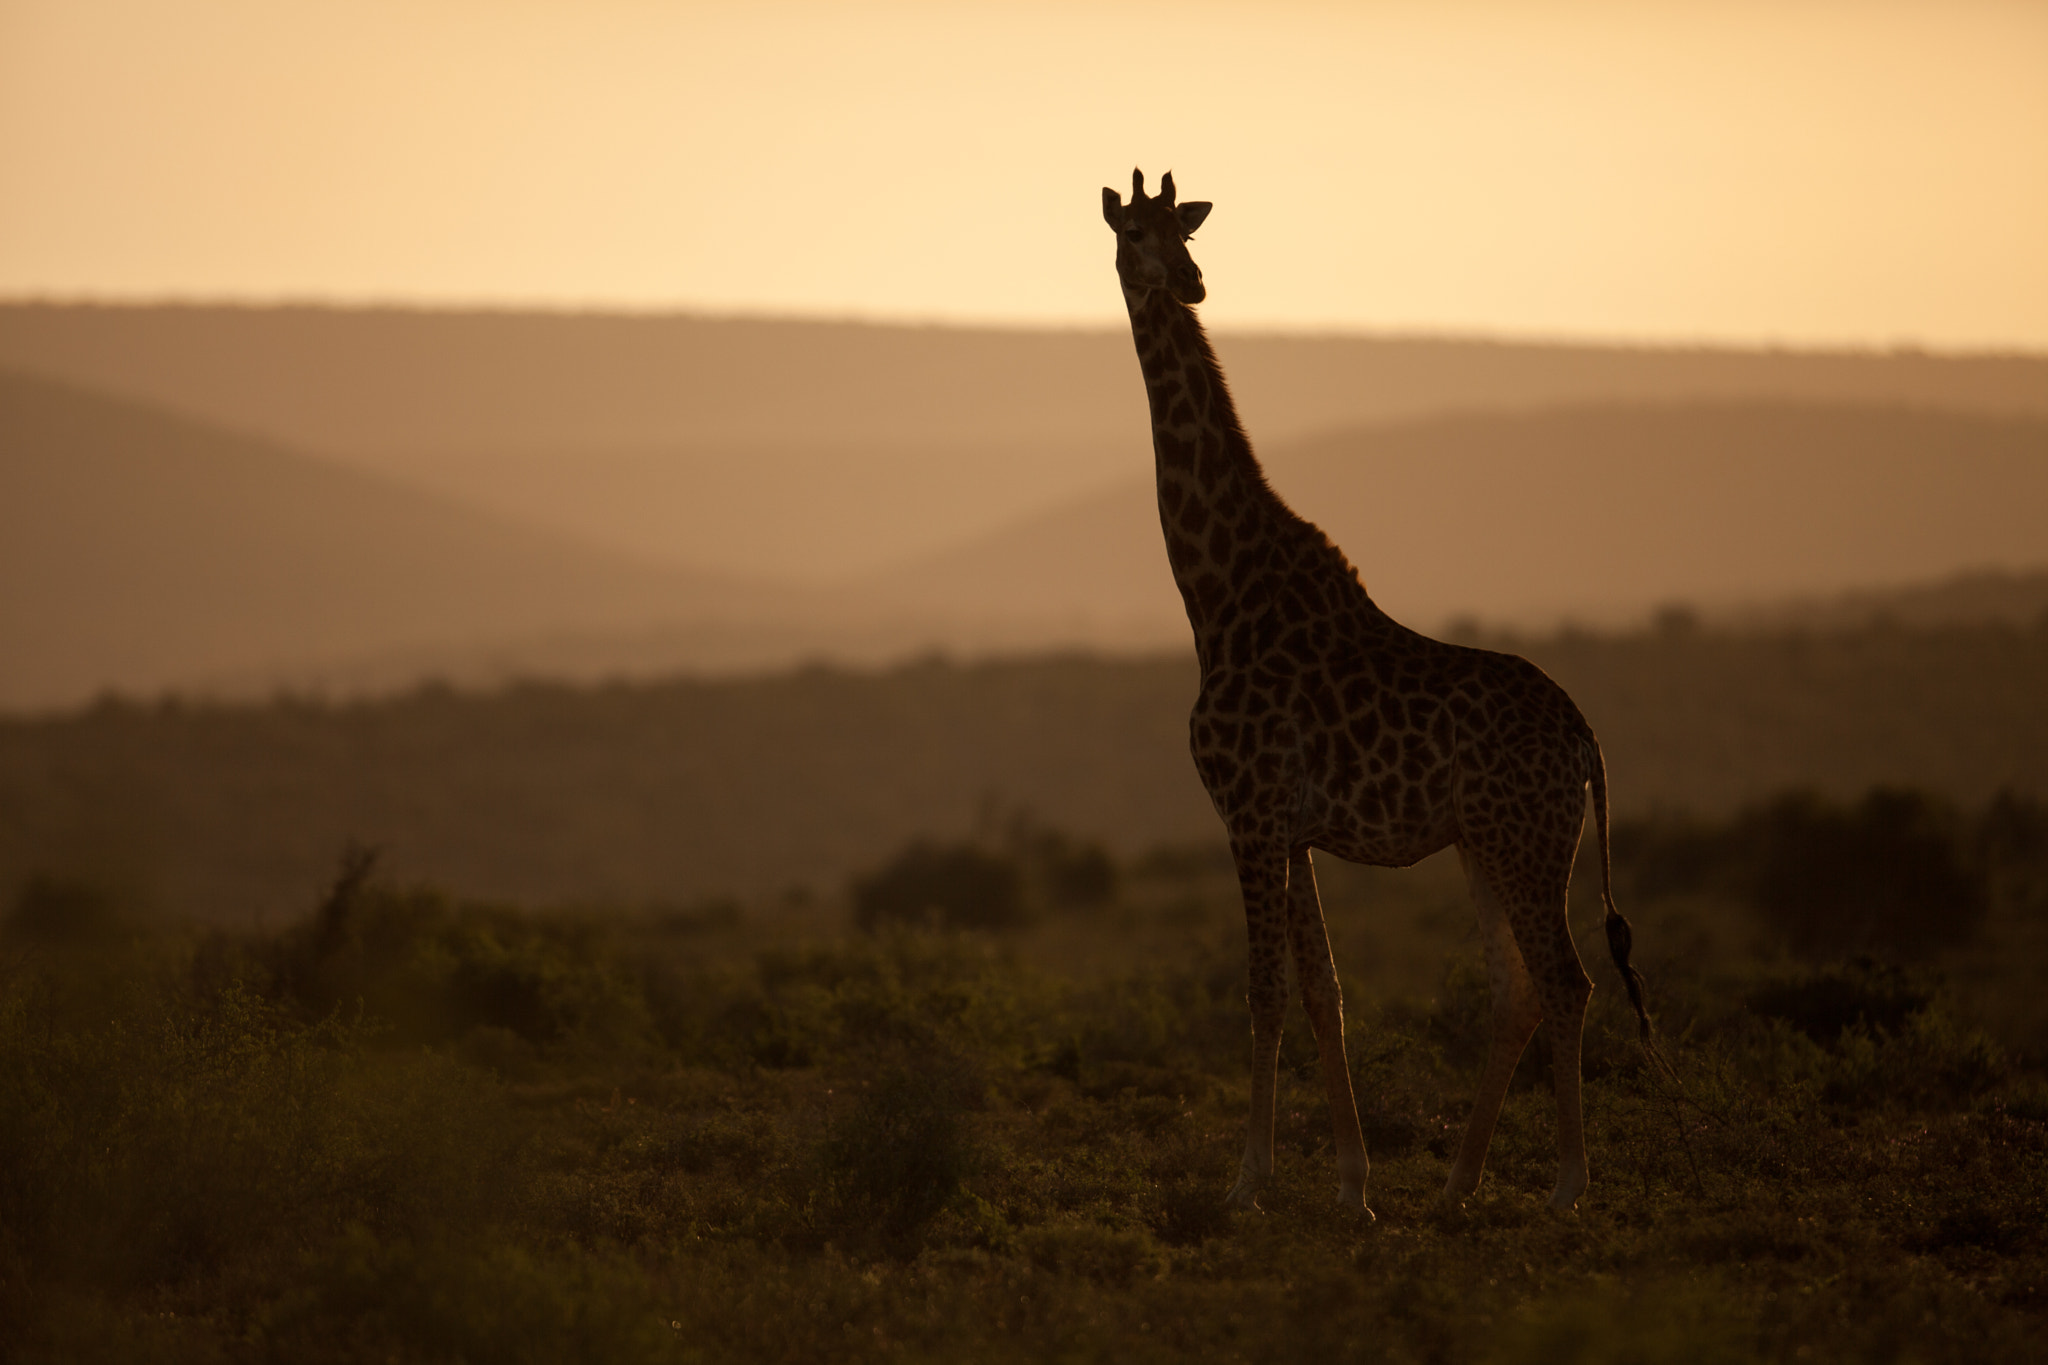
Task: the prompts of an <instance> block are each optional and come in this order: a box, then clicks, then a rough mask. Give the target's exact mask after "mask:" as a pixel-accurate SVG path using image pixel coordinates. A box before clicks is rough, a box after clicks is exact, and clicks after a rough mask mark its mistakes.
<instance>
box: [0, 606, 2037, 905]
mask: <svg viewBox="0 0 2048 1365" xmlns="http://www.w3.org/2000/svg"><path fill="white" fill-rule="evenodd" d="M1481 643H1486V644H1490V645H1494V646H1497V647H1504V648H1510V649H1513V650H1514V651H1515V652H1517V653H1523V654H1526V655H1528V656H1529V657H1530V658H1532V659H1534V660H1535V661H1536V662H1537V663H1539V664H1541V665H1542V666H1543V667H1544V668H1545V669H1546V670H1548V671H1549V672H1550V673H1551V674H1552V675H1553V676H1555V677H1556V678H1557V679H1558V680H1559V681H1560V682H1562V683H1564V685H1565V686H1566V687H1567V688H1568V689H1569V690H1570V692H1571V693H1572V695H1573V696H1574V697H1575V698H1577V699H1578V701H1579V704H1580V705H1581V707H1582V708H1583V709H1584V710H1585V712H1586V715H1587V716H1588V718H1589V719H1590V720H1591V721H1592V722H1593V725H1594V728H1595V729H1596V730H1597V731H1598V732H1599V734H1600V736H1601V741H1602V744H1603V745H1604V746H1605V748H1606V752H1607V760H1608V765H1609V770H1610V772H1611V774H1612V777H1613V789H1614V794H1615V800H1616V801H1617V803H1618V808H1619V809H1621V810H1623V811H1627V812H1633V813H1642V812H1647V811H1650V810H1658V809H1665V810H1690V811H1694V812H1697V813H1700V814H1705V815H1717V816H1718V815H1725V814H1726V813H1728V812H1729V811H1732V810H1733V809H1735V808H1736V807H1737V806H1739V805H1741V804H1742V803H1744V802H1749V801H1755V800H1759V799H1761V798H1763V797H1764V796H1766V795H1768V794H1770V793H1772V792H1774V791H1778V790H1780V789H1783V788H1787V787H1792V786H1811V787H1815V788H1818V789H1820V790H1822V791H1825V792H1827V793H1829V794H1830V795H1832V796H1834V797H1837V798H1846V797H1849V796H1852V795H1854V794H1856V793H1859V792H1861V791H1863V790H1864V789H1865V788H1867V787H1869V786H1871V785H1874V784H1877V783H1883V782H1890V783H1903V784H1906V785H1911V786H1917V787H1923V788H1926V789H1929V790H1932V791H1937V792H1941V793H1944V794H1945V795H1947V796H1949V797H1950V798H1952V799H1955V800H1960V801H1963V802H1966V803H1970V804H1977V803H1981V802H1982V801H1984V800H1986V799H1988V798H1989V797H1990V796H1991V794H1992V793H1993V792H1994V791H1997V790H1998V789H1999V788H2001V787H2006V786H2011V787H2015V788H2017V789H2019V790H2022V791H2032V792H2034V793H2036V794H2037V795H2038V794H2041V793H2042V792H2043V791H2044V789H2048V707H2044V706H2042V705H2041V698H2042V697H2044V696H2048V629H2043V628H2040V627H2037V626H2025V627H2019V626H1976V627H1951V628H1945V629H1927V630H1903V629H1887V628H1883V627H1871V628H1866V629H1858V630H1852V631H1838V632H1828V633H1821V632H1794V631H1785V632H1780V633H1776V634H1738V633H1734V632H1725V631H1717V630H1712V629H1697V628H1696V629H1691V630H1685V629H1666V630H1663V631H1661V632H1645V633H1639V634H1634V635H1620V636H1595V635H1578V636H1572V635H1567V636H1562V637H1551V638H1544V639H1527V640H1508V639H1493V638H1489V639H1486V640H1482V641H1481ZM1194 692H1195V674H1194V665H1193V660H1192V659H1191V658H1187V657H1182V656H1164V657H1158V658H1150V659H1145V658H1140V659H1114V658H1086V657H1066V658H1036V659H1021V660H1009V661H997V662H984V663H977V664H950V663H946V662H944V661H926V662H923V663H919V664H911V665H906V666H902V667H899V668H895V669H891V670H888V671H884V672H875V673H865V672H857V671H850V670H839V669H829V668H816V669H808V670H799V671H796V672H791V673H784V674H778V675H773V676H767V677H758V678H744V679H731V680H679V681H670V682H661V683H645V684H632V685H623V684H622V685H618V686H612V687H601V688H587V689H578V688H571V687H566V686H543V685H534V686H528V687H515V688H510V689H506V690H503V691H500V692H496V693H490V694H477V695H470V694H463V693H459V692H454V691H451V690H449V689H446V688H438V689H436V688H428V689H423V690H420V691H416V692H413V693H411V694H409V695H405V696H400V697H393V698H387V699H382V700H371V701H362V702H357V703H353V704H348V705H320V704H315V703H310V702H304V701H290V700H285V701H278V702H274V703H271V704H268V705H257V706H225V705H203V704H179V703H175V702H163V703H137V702H108V703H106V704H104V705H100V706H97V707H94V708H91V709H88V710H85V711H82V712H80V713H77V714H73V715H69V716H63V717H58V718H53V719H48V720H0V894H6V893H7V892H8V891H9V890H10V889H11V888H13V887H15V886H18V885H20V884H21V882H22V881H23V880H24V879H25V878H27V877H29V876H32V875H36V874H44V875H53V876H59V877H63V878H68V879H71V880H83V881H88V882H92V883H95V884H99V885H102V886H103V887H107V888H109V889H113V890H117V891H118V892H119V893H120V894H121V895H123V896H124V897H125V898H127V899H129V900H131V901H134V902H136V903H137V904H154V905H156V906H157V907H159V908H161V909H162V910H164V911H166V912H168V913H172V914H178V915H186V916H203V917H206V918H209V919H212V920H213V921H214V922H216V923H227V924H236V925H248V924H251V923H252V922H257V921H264V922H268V923H270V924H277V923H281V922H282V921H284V920H285V919H287V918H289V917H292V916H295V915H297V914H302V913H303V912H304V906H305V904H306V901H307V891H306V888H307V887H309V886H313V885H317V884H318V883H319V882H320V880H321V879H322V878H324V877H325V876H326V875H327V871H328V868H329V867H330V866H331V864H332V861H333V858H334V856H335V853H336V851H337V850H338V849H339V848H340V847H341V846H342V845H343V844H344V843H345V842H347V841H349V840H351V839H354V840H360V841H364V842H367V843H373V844H376V845H378V846H380V847H382V848H384V849H385V850H386V852H387V856H388V859H389V865H390V867H391V868H392V869H393V870H394V871H395V872H396V873H397V874H398V875H399V876H401V877H402V878H405V879H418V880H428V881H433V882H436V883H438V884H441V885H445V886H451V887H460V888H462V889H463V890H464V891H465V892H466V893H468V894H472V895H478V896H484V897H489V898H494V899H504V900H510V901H515V902H518V903H522V904H545V903H551V902H552V903H560V902H563V901H566V900H570V899H572V898H593V899H597V900H601V901H604V902H606V903H608V904H612V905H629V906H632V905H646V904H649V903H652V902H657V901H673V900H676V899H678V898H682V899H688V898H691V897H699V896H706V895H715V894H721V893H735V894H740V895H746V896H754V895H760V894H768V893H779V892H781V891H784V890H786V889H788V888H790V887H792V886H807V887H809V888H811V889H812V890H813V891H816V892H820V893H823V892H829V891H834V890H837V889H838V888H839V887H841V886H842V885H843V884H844V882H845V879H846V878H847V877H848V876H850V875H852V874H853V873H855V872H857V871H859V870H861V869H863V868H865V867H868V866H871V865H872V864H873V863H874V862H875V861H876V860H878V859H880V858H881V857H883V856H884V855H886V854H887V853H888V852H889V851H890V850H892V849H893V848H895V847H897V846H898V845H900V844H902V843H904V842H907V841H908V840H910V839H913V838H917V837H920V836H933V837H941V838H958V837H961V836H963V835H965V834H967V833H969V832H970V831H971V829H972V827H973V825H974V822H975V821H976V820H977V819H978V818H979V815H980V812H982V811H983V810H984V809H985V808H986V807H987V806H988V805H989V803H991V802H994V803H996V804H997V805H999V806H1003V807H1019V806H1021V807H1027V808H1029V809H1031V810H1033V811H1036V812H1038V813H1039V814H1040V815H1041V816H1042V817H1043V818H1044V819H1046V820H1047V821H1049V822H1051V823H1053V824H1056V825H1058V826H1061V827H1063V828H1066V829H1071V830H1084V831H1087V832H1088V833H1089V834H1090V835H1091V836H1093V837H1095V838H1099V839H1101V840H1103V841H1104V842H1106V843H1107V844H1108V845H1109V846H1110V848H1111V849H1112V850H1114V851H1115V852H1117V853H1118V854H1119V855H1120V856H1123V857H1126V858H1129V857H1132V856H1135V855H1136V854H1137V853H1139V852H1140V851H1142V850H1144V849H1146V848H1149V847H1152V846H1154V845H1156V844H1161V843H1185V842H1189V841H1193V840H1199V839H1205V838H1210V837H1213V836H1214V833H1215V830H1216V817H1215V813H1214V811H1213V810H1212V809H1211V808H1210V806H1209V802H1208V798H1207V797H1206V796H1205V795H1204V794H1203V792H1202V790H1201V787H1200V785H1199V783H1197V781H1196V779H1195V775H1194V769H1193V766H1192V765H1191V764H1190V763H1189V762H1188V754H1187V713H1188V706H1189V704H1190V703H1191V702H1192V701H1193V699H1194Z"/></svg>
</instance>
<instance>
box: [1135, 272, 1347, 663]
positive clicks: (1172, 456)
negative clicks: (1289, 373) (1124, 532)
mask: <svg viewBox="0 0 2048 1365" xmlns="http://www.w3.org/2000/svg"><path fill="white" fill-rule="evenodd" d="M1126 301H1127V302H1128V304H1129V306H1130V313H1131V335H1132V339H1133V340H1134V341H1135V342H1136V343H1137V347H1138V364H1139V366H1140V367H1141V368H1142V369H1143V370H1144V373H1145V392H1146V395H1147V397H1148V398H1149V400H1150V402H1151V406H1152V453H1153V463H1154V466H1155V468H1156V470H1157V473H1158V479H1159V525H1160V529H1161V530H1162V531H1163V532H1165V536H1166V558H1167V562H1168V563H1169V564H1171V565H1172V567H1173V580H1174V583H1175V584H1176V585H1177V586H1178V587H1179V588H1180V595H1181V600H1182V601H1183V602H1184V603H1185V604H1186V605H1187V611H1188V623H1189V624H1190V625H1192V626H1193V627H1194V631H1195V649H1196V652H1197V653H1198V654H1199V655H1200V656H1201V658H1202V660H1203V664H1204V666H1205V667H1206V666H1207V665H1208V663H1209V661H1210V660H1212V659H1214V658H1217V657H1219V651H1220V647H1221V645H1222V642H1223V641H1224V639H1225V637H1226V636H1227V635H1228V634H1229V633H1230V632H1231V631H1232V630H1233V628H1234V627H1236V626H1238V625H1239V624H1240V623H1242V622H1243V621H1244V620H1245V619H1246V618H1247V617H1248V616H1255V615H1258V614H1260V613H1262V612H1263V611H1264V610H1265V609H1266V608H1267V607H1268V606H1269V605H1270V602H1269V601H1268V600H1267V597H1268V595H1269V593H1270V589H1269V588H1266V587H1264V586H1263V585H1264V584H1266V583H1267V582H1269V581H1270V577H1271V576H1270V575H1267V574H1262V573H1260V572H1259V571H1260V570H1261V569H1262V568H1278V567H1280V565H1279V561H1280V560H1281V559H1283V558H1289V557H1291V556H1289V555H1287V553H1286V551H1287V549H1288V548H1289V544H1290V542H1292V541H1293V540H1295V539H1297V538H1298V537H1299V535H1300V533H1301V532H1303V531H1306V532H1307V533H1308V534H1309V535H1311V536H1313V537H1314V538H1315V539H1316V540H1318V541H1321V540H1322V535H1321V533H1320V532H1318V531H1316V530H1315V528H1314V527H1312V526H1309V525H1308V523H1306V522H1304V521H1302V520H1301V518H1299V517H1297V516H1295V514H1294V513H1293V512H1292V511H1290V510H1289V509H1288V507H1287V505H1286V504H1285V503H1283V502H1281V501H1280V498H1279V496H1278V495H1277V494H1275V493H1274V492H1273V490H1272V488H1271V487H1270V486H1269V485H1268V484H1267V483H1266V476H1265V473H1264V471H1263V470H1261V469H1260V468H1259V461H1258V458H1257V457H1256V456H1254V455H1253V454H1252V446H1251V441H1250V440H1249V439H1248V438H1247V437H1246V436H1245V434H1244V428H1243V427H1242V426H1241V425H1239V423H1238V420H1237V408H1236V406H1235V405H1234V404H1233V403H1232V402H1231V400H1230V390H1229V389H1228V388H1227V387H1226V386H1225V384H1224V382H1223V367H1222V366H1221V365H1219V364H1218V363H1217V362H1216V353H1215V352H1214V351H1213V350H1211V349H1210V347H1209V338H1208V337H1207V336H1206V335H1205V334H1204V333H1203V331H1202V324H1201V323H1200V322H1199V321H1198V320H1197V319H1196V317H1195V314H1194V310H1193V309H1191V308H1189V307H1188V306H1187V305H1186V304H1183V303H1179V302H1177V301H1176V300H1174V299H1173V298H1172V297H1171V296H1169V295H1168V294H1167V293H1166V292H1165V291H1163V290H1154V291H1151V292H1150V293H1149V294H1147V295H1144V296H1142V297H1132V296H1129V295H1127V296H1126ZM1324 543H1325V544H1327V542H1324Z"/></svg>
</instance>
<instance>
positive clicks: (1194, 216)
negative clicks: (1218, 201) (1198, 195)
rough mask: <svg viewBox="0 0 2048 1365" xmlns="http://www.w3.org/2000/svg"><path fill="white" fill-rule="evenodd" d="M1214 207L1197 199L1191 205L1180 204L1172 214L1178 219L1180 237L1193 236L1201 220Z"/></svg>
mask: <svg viewBox="0 0 2048 1365" xmlns="http://www.w3.org/2000/svg"><path fill="white" fill-rule="evenodd" d="M1215 207H1216V206H1215V205H1214V204H1210V203H1206V202H1204V201H1202V200H1199V199H1198V200H1196V201H1195V202H1194V203H1192V204H1182V205H1181V206H1180V207H1179V208H1177V209H1175V210H1174V214H1175V215H1176V216H1177V217H1179V219H1180V235H1181V236H1183V237H1192V236H1194V235H1195V229H1196V228H1198V227H1200V226H1201V225H1202V220H1203V219H1205V218H1207V217H1208V216H1209V210H1210V209H1212V208H1215Z"/></svg>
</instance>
